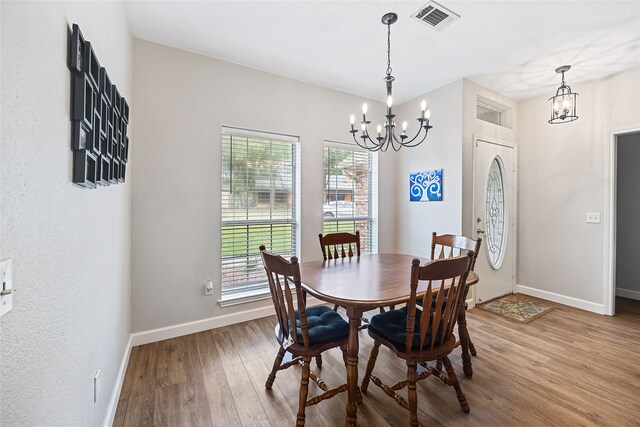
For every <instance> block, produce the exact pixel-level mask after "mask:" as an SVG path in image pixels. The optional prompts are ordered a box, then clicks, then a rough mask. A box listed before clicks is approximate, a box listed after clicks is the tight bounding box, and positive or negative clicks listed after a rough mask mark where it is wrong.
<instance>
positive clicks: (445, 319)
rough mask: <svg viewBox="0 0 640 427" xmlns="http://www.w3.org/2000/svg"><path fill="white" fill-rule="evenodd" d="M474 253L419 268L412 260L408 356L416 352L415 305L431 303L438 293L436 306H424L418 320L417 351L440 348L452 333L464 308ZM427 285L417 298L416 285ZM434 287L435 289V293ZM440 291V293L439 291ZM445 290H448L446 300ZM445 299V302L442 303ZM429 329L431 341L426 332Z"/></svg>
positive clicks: (439, 260) (408, 316) (431, 262)
mask: <svg viewBox="0 0 640 427" xmlns="http://www.w3.org/2000/svg"><path fill="white" fill-rule="evenodd" d="M472 260H473V252H472V251H469V252H468V253H467V254H466V255H462V256H458V257H453V258H443V259H438V260H434V261H430V262H428V263H427V264H424V265H420V260H418V259H417V258H416V259H414V260H413V262H412V265H411V297H410V299H409V303H408V304H407V342H406V345H407V352H410V351H412V349H413V350H414V351H415V347H414V331H415V329H416V327H415V326H416V311H417V308H416V301H417V300H418V299H423V300H424V301H431V300H432V299H433V295H434V292H437V296H436V299H435V304H427V305H425V306H424V308H423V312H422V316H421V318H420V324H419V330H420V342H419V348H418V351H420V352H422V351H424V350H432V349H433V348H434V347H437V346H439V345H441V344H443V343H444V342H445V341H447V339H449V337H450V336H451V334H452V332H453V327H454V326H455V324H456V321H457V318H458V312H459V311H460V309H461V308H462V306H463V305H464V295H465V290H466V280H467V276H468V274H469V271H471V263H472ZM420 281H427V282H428V284H427V289H426V291H424V292H421V293H420V294H418V295H417V296H416V292H417V289H418V283H419V282H420ZM434 286H437V288H436V289H434ZM438 289H440V291H438ZM444 289H447V295H446V296H445V292H443V290H444ZM445 297H446V301H445ZM429 329H431V337H430V340H427V332H428V331H429Z"/></svg>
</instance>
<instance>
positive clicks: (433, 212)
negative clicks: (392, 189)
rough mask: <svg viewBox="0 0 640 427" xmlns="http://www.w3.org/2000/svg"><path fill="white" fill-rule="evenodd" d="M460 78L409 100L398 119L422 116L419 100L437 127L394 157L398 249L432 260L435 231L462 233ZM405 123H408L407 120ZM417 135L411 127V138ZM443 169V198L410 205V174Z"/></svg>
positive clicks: (408, 119) (402, 106)
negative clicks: (432, 238) (414, 144)
mask: <svg viewBox="0 0 640 427" xmlns="http://www.w3.org/2000/svg"><path fill="white" fill-rule="evenodd" d="M462 85H463V83H462V80H457V81H455V82H453V83H450V84H448V85H446V86H443V87H441V88H439V89H436V90H434V91H432V92H429V93H427V94H425V95H423V96H419V97H417V98H415V99H413V100H411V101H408V102H405V103H403V104H402V105H400V107H399V108H398V113H397V117H403V118H404V117H406V120H407V121H408V122H411V121H413V120H411V118H413V117H417V116H418V115H419V114H420V102H421V100H422V99H425V100H426V101H427V104H428V107H427V108H429V109H430V110H431V114H432V116H431V123H432V125H433V129H431V130H430V131H429V135H428V136H427V139H426V140H425V141H424V142H423V143H422V144H420V145H419V146H417V147H414V148H410V149H404V148H403V149H401V150H400V151H399V152H398V153H397V154H396V161H397V164H396V188H397V190H396V199H395V205H396V206H397V211H396V234H397V238H396V251H397V252H399V253H406V254H415V255H418V256H422V257H425V258H428V257H429V256H430V250H431V233H432V232H433V231H436V232H438V233H439V234H444V233H451V234H460V233H461V231H462ZM403 120H404V119H403ZM413 133H415V127H412V126H411V125H410V126H409V128H408V130H407V134H408V135H412V134H413ZM433 169H442V183H443V200H442V201H441V202H410V201H409V174H410V173H411V172H420V171H425V170H433Z"/></svg>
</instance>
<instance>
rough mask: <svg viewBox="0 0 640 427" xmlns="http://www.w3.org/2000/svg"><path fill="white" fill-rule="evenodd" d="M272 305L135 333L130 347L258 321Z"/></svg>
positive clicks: (310, 301) (315, 301) (270, 312)
mask: <svg viewBox="0 0 640 427" xmlns="http://www.w3.org/2000/svg"><path fill="white" fill-rule="evenodd" d="M307 304H308V305H309V306H312V305H320V304H325V303H324V302H323V301H320V300H318V299H316V298H313V297H309V298H308V299H307ZM274 314H275V311H274V309H273V305H272V304H269V305H266V306H264V307H258V308H252V309H250V310H243V311H239V312H236V313H230V314H223V315H221V316H216V317H209V318H208V319H202V320H196V321H193V322H187V323H181V324H178V325H172V326H166V327H164V328H158V329H152V330H149V331H143V332H136V333H135V334H132V335H131V336H132V344H131V345H132V346H136V345H143V344H149V343H152V342H156V341H162V340H168V339H171V338H176V337H181V336H183V335H189V334H195V333H197V332H202V331H206V330H209V329H215V328H221V327H223V326H229V325H233V324H235V323H241V322H246V321H249V320H254V319H260V318H261V317H267V316H271V315H274Z"/></svg>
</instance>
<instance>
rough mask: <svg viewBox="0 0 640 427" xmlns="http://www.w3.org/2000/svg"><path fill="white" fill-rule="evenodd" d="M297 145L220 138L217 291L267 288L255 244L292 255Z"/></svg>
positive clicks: (286, 140) (239, 136)
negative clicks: (219, 285)
mask: <svg viewBox="0 0 640 427" xmlns="http://www.w3.org/2000/svg"><path fill="white" fill-rule="evenodd" d="M296 146H297V143H296V140H293V139H292V138H291V137H286V136H282V137H280V138H279V136H278V135H274V134H264V135H262V134H258V133H254V132H251V133H246V132H241V131H238V132H235V131H234V129H232V128H226V127H225V128H223V133H222V233H221V234H222V268H221V270H222V291H223V293H224V292H233V291H239V290H247V289H248V288H249V289H250V288H254V287H262V286H266V276H265V273H264V269H263V267H262V260H261V257H260V250H259V249H258V248H259V246H260V245H265V246H266V248H267V251H269V252H273V253H276V254H279V255H282V256H283V257H291V256H293V255H295V254H296V191H295V188H296Z"/></svg>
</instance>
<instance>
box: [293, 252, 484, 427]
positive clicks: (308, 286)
mask: <svg viewBox="0 0 640 427" xmlns="http://www.w3.org/2000/svg"><path fill="white" fill-rule="evenodd" d="M414 258H418V259H420V261H421V262H427V261H429V259H427V258H424V257H416V256H413V255H406V254H390V253H386V254H366V255H362V256H359V257H352V258H340V259H333V260H327V261H309V262H304V263H301V264H300V273H301V277H302V287H303V289H304V290H305V291H306V292H307V293H308V294H310V295H312V296H314V297H316V298H318V299H319V300H322V301H326V302H328V303H332V304H338V305H340V306H342V307H344V308H345V309H346V312H347V317H348V318H349V340H348V348H347V393H348V400H347V417H346V422H345V425H347V426H355V425H357V411H358V410H357V403H360V402H361V400H360V399H361V397H360V393H359V388H358V351H359V340H358V331H359V329H360V322H361V319H362V315H363V314H364V312H366V311H369V310H372V309H375V308H377V307H387V306H391V305H397V304H402V303H406V302H407V301H408V300H409V297H410V290H411V289H410V278H411V262H412V261H413V259H414ZM477 282H478V276H477V275H476V274H475V273H473V272H471V273H470V274H469V277H468V278H467V286H471V285H473V284H475V283H477ZM426 286H427V282H424V283H422V282H421V283H419V285H418V290H417V292H418V293H419V292H423V291H426ZM458 333H459V335H460V336H459V339H460V344H461V347H462V360H463V367H464V371H465V374H466V375H467V376H470V375H471V374H472V372H473V371H472V369H471V355H470V354H469V334H468V332H467V328H466V315H465V310H464V309H462V310H460V314H459V316H458Z"/></svg>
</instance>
